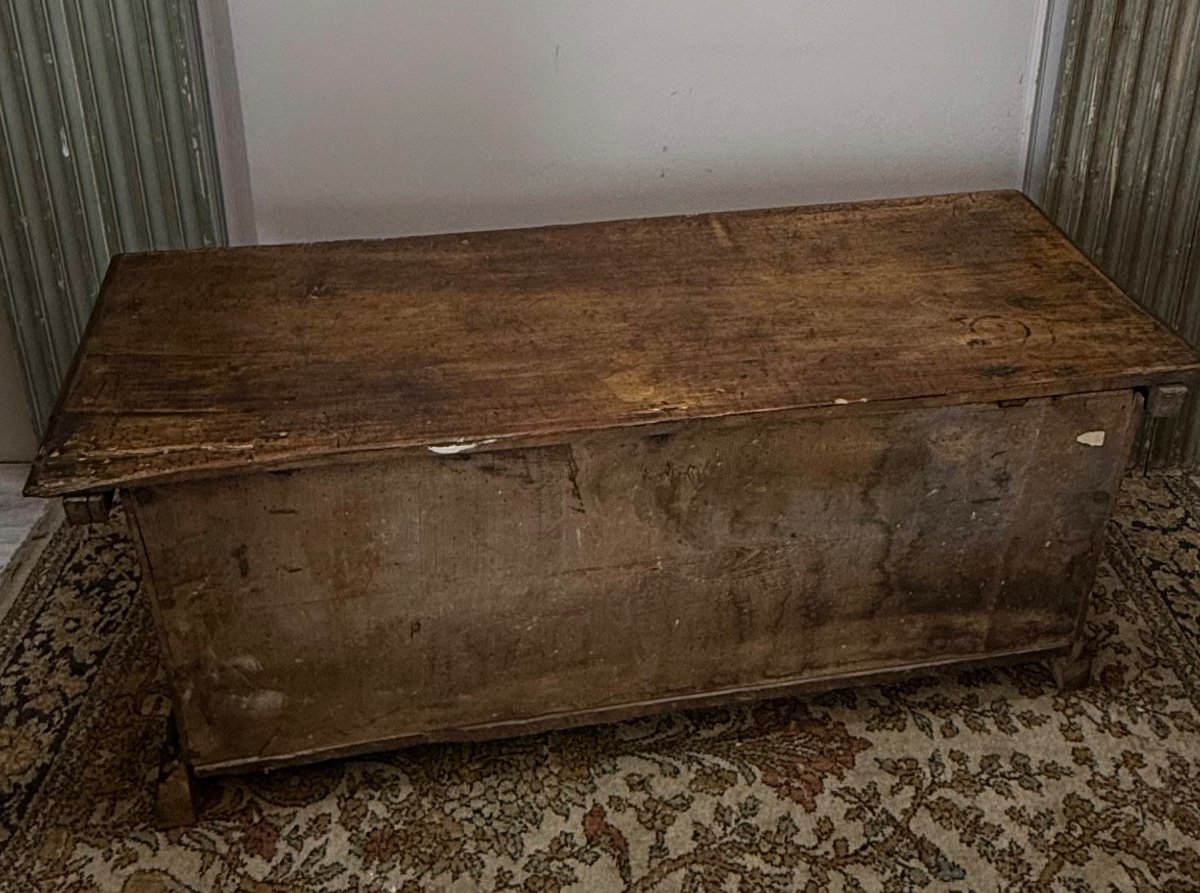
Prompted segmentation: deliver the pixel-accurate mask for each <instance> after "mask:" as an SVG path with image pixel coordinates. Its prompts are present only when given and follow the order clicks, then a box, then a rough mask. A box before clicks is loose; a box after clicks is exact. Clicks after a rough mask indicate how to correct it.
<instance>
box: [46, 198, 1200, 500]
mask: <svg viewBox="0 0 1200 893" xmlns="http://www.w3.org/2000/svg"><path fill="white" fill-rule="evenodd" d="M1197 369H1200V363H1198V361H1197V355H1196V354H1195V352H1194V351H1192V350H1191V349H1190V348H1189V347H1188V346H1187V345H1186V344H1185V343H1184V342H1183V341H1182V340H1180V339H1179V338H1178V337H1176V336H1175V335H1173V334H1171V333H1170V332H1169V331H1168V330H1167V329H1166V328H1165V327H1163V326H1162V325H1161V324H1160V323H1158V322H1157V321H1155V320H1154V319H1153V318H1151V317H1150V316H1149V315H1147V314H1146V313H1144V312H1143V311H1142V310H1140V309H1139V308H1138V307H1137V306H1136V305H1135V304H1134V303H1133V301H1131V300H1130V299H1129V298H1128V297H1127V296H1126V295H1125V294H1123V293H1122V292H1121V291H1120V289H1118V288H1117V287H1116V286H1115V285H1114V284H1113V283H1112V282H1111V281H1110V280H1108V279H1107V278H1106V277H1105V276H1104V275H1103V274H1102V273H1100V272H1099V271H1098V270H1097V269H1096V267H1095V266H1094V265H1093V264H1092V263H1091V262H1090V261H1088V260H1087V258H1085V257H1084V256H1083V255H1082V254H1081V253H1080V252H1079V251H1078V250H1077V249H1076V248H1075V247H1074V246H1073V245H1072V244H1071V243H1070V242H1069V241H1068V240H1067V239H1066V238H1065V237H1064V236H1063V235H1062V234H1061V233H1060V232H1059V231H1058V230H1057V229H1055V227H1054V226H1052V225H1051V224H1050V223H1049V222H1048V221H1047V220H1046V219H1045V217H1043V216H1042V214H1041V213H1040V212H1039V211H1038V210H1037V208H1036V207H1035V206H1034V205H1033V204H1032V203H1030V202H1029V201H1028V200H1027V199H1026V198H1024V197H1023V196H1021V195H1020V194H1019V193H1015V192H985V193H966V194H958V195H946V196H934V197H927V198H914V199H900V200H892V201H881V202H864V203H857V204H844V205H827V206H814V207H801V208H788V209H777V210H765V211H743V212H728V213H716V214H702V215H695V216H685V217H665V218H652V219H648V220H628V221H616V222H608V223H590V224H582V225H574V226H556V227H543V228H538V229H527V230H507V231H498V232H486V233H470V234H461V235H442V236H424V237H414V238H404V239H389V240H379V241H355V242H327V243H317V244H308V245H279V246H259V247H250V248H230V249H216V250H201V251H181V252H161V253H149V254H137V255H123V256H120V257H118V258H116V259H114V261H113V264H112V267H111V268H110V270H109V274H108V277H107V279H106V280H105V283H104V286H103V288H102V291H101V294H100V296H99V299H98V302H97V304H96V307H95V310H94V312H93V315H92V321H91V323H90V325H89V328H88V331H87V333H86V335H85V337H84V339H83V342H82V344H81V345H80V347H79V351H78V353H77V355H76V359H75V364H74V366H73V368H72V371H71V373H70V375H69V376H68V379H67V381H66V383H65V385H64V387H63V390H62V393H61V396H60V401H59V405H58V408H57V409H56V411H55V413H54V416H53V418H52V420H51V423H50V426H49V430H48V432H47V434H46V436H45V439H44V442H43V444H42V448H41V451H40V453H39V455H38V458H37V461H36V463H35V465H34V469H33V472H32V474H31V476H30V480H29V484H28V486H27V488H26V492H27V493H30V494H34V495H39V496H49V495H64V494H70V493H82V492H88V491H95V490H102V489H108V488H112V487H114V486H120V485H126V484H132V483H137V482H147V483H148V482H162V481H169V480H182V479H187V478H192V477H197V476H202V475H211V474H215V473H226V472H233V471H237V470H248V469H274V468H286V467H291V466H296V465H301V464H307V463H311V462H314V461H323V460H331V459H332V458H333V457H335V456H337V455H338V454H345V453H355V452H368V451H369V452H371V453H373V454H377V455H386V454H387V452H388V451H398V450H413V449H415V450H433V451H434V452H453V451H455V450H457V449H460V448H464V445H466V444H481V443H482V444H492V445H502V444H504V443H505V442H510V441H511V442H519V441H520V438H531V437H532V438H546V437H554V436H556V435H560V434H561V435H565V434H568V433H570V432H578V431H585V430H595V429H602V428H614V427H622V426H631V425H639V424H646V423H653V422H664V421H678V420H683V419H693V418H705V417H716V416H726V415H734V414H739V413H757V412H767V411H772V410H781V409H789V408H801V407H823V406H840V405H843V404H847V405H849V404H854V405H858V404H861V403H879V402H885V401H911V400H917V399H920V400H923V401H925V402H930V401H932V402H934V403H937V402H945V403H963V402H974V401H984V400H995V399H1003V398H1006V397H1007V398H1022V397H1036V396H1047V395H1053V394H1064V393H1077V392H1085V391H1096V390H1107V389H1112V388H1128V387H1136V386H1142V385H1150V384H1157V383H1165V382H1173V381H1178V380H1179V379H1180V377H1181V375H1184V374H1185V373H1188V372H1192V371H1195V370H1197ZM859 408H860V409H861V407H859Z"/></svg>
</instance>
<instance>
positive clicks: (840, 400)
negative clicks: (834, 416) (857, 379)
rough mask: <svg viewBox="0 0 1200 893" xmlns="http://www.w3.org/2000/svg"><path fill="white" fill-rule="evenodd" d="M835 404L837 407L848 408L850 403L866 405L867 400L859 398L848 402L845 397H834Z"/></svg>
mask: <svg viewBox="0 0 1200 893" xmlns="http://www.w3.org/2000/svg"><path fill="white" fill-rule="evenodd" d="M833 402H834V405H835V406H846V405H847V404H850V403H866V402H867V398H866V397H859V398H858V399H857V400H847V399H846V398H845V397H834V398H833Z"/></svg>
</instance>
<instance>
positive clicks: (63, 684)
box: [0, 476, 1200, 893]
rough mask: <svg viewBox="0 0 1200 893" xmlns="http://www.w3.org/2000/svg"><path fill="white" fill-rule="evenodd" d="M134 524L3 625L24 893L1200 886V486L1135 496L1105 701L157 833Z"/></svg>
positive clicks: (679, 716)
mask: <svg viewBox="0 0 1200 893" xmlns="http://www.w3.org/2000/svg"><path fill="white" fill-rule="evenodd" d="M138 581H139V574H138V569H137V565H136V562H135V558H134V554H133V550H132V548H131V547H130V544H129V542H128V540H127V539H126V537H125V535H124V533H123V530H122V529H121V527H120V526H119V525H118V524H114V525H112V526H108V527H103V528H92V529H90V530H89V529H80V528H70V529H64V530H62V531H60V532H59V533H58V534H57V535H56V537H55V539H54V540H53V542H52V543H51V544H50V546H49V547H48V548H47V550H46V552H45V554H44V555H43V556H42V559H41V561H40V564H39V566H38V567H37V569H36V570H35V572H34V574H33V576H32V577H31V578H30V580H29V581H28V582H27V584H26V586H25V588H24V590H23V591H22V592H21V593H20V595H19V596H18V597H17V600H16V602H15V603H14V605H13V607H12V608H11V609H10V611H9V613H8V615H7V616H6V617H5V618H4V620H3V622H2V623H0V890H2V891H18V890H19V891H42V890H47V891H48V890H71V891H77V890H106V891H107V890H112V891H116V890H122V891H160V890H163V891H165V890H171V891H175V890H180V891H184V890H186V891H232V890H237V891H246V893H275V891H292V890H305V891H309V890H330V891H337V890H401V891H409V890H414V891H415V890H522V891H547V893H550V891H565V890H590V891H608V890H635V891H651V890H671V891H674V890H680V891H709V890H730V891H792V890H804V891H810V890H811V891H817V890H835V891H841V890H850V891H854V890H888V891H906V890H917V891H949V890H964V891H966V890H989V891H990V890H1021V891H1026V890H1065V891H1085V890H1106V891H1107V890H1122V891H1124V890H1137V891H1141V890H1168V891H1172V890H1174V891H1193V890H1197V889H1200V673H1198V672H1197V671H1198V669H1200V591H1198V590H1200V487H1198V485H1197V483H1196V482H1195V481H1193V480H1190V479H1188V478H1185V477H1180V476H1151V477H1131V478H1129V479H1128V480H1127V481H1126V483H1125V487H1124V490H1123V495H1122V498H1121V504H1120V507H1119V511H1118V514H1117V517H1116V518H1115V520H1114V521H1113V522H1112V524H1111V525H1110V528H1109V544H1108V548H1107V551H1106V557H1105V560H1104V563H1103V565H1102V567H1101V569H1100V574H1099V578H1098V580H1097V584H1096V589H1095V592H1094V597H1093V598H1094V601H1093V610H1092V614H1091V617H1090V634H1091V638H1092V640H1093V642H1094V645H1095V648H1096V650H1097V652H1098V657H1097V660H1096V663H1095V666H1094V677H1093V682H1092V684H1091V685H1090V686H1089V687H1087V688H1086V689H1084V690H1083V691H1080V692H1076V693H1073V694H1069V695H1059V694H1057V693H1056V692H1055V689H1054V686H1053V684H1052V682H1051V679H1050V675H1049V672H1048V671H1047V669H1046V668H1045V667H1043V666H1041V665H1038V664H1029V665H1023V666H1017V667H1013V668H1007V669H1000V670H987V671H983V670H976V671H969V672H960V673H957V674H956V673H943V674H942V675H941V676H934V677H931V678H927V679H921V680H916V681H910V682H905V683H903V684H897V685H889V686H874V687H864V688H858V689H849V690H842V691H835V692H830V693H826V694H821V695H814V696H811V697H807V698H801V699H787V700H776V701H768V702H764V703H760V704H757V705H750V706H739V707H732V708H728V709H713V710H703V711H694V712H687V713H676V714H671V715H667V716H660V717H655V718H650V719H644V720H638V721H634V722H628V723H623V724H618V725H610V726H604V727H597V728H591V729H582V730H576V731H570V732H560V733H553V734H546V735H539V736H534V737H527V738H522V739H515V740H510V741H502V742H497V743H491V744H474V745H450V746H426V747H421V748H415V749H410V750H405V751H398V752H395V753H390V754H383V755H378V756H375V757H370V758H359V759H354V760H344V761H340V762H333V763H329V764H327V765H322V766H314V767H307V768H302V769H295V770H287V771H280V772H277V773H273V774H270V775H260V776H241V777H235V778H231V779H225V780H220V781H210V782H207V783H206V785H207V786H206V788H205V790H204V794H203V797H204V805H203V812H202V816H201V819H200V821H199V822H198V823H197V824H196V825H194V826H192V827H188V828H181V829H175V830H171V831H165V832H160V831H156V830H155V829H154V827H153V826H152V824H151V822H150V814H151V804H152V796H153V789H154V782H155V778H156V772H157V766H158V761H159V757H160V754H161V753H162V750H163V747H164V741H165V740H166V734H167V719H166V717H167V712H168V708H169V705H168V699H167V692H166V688H165V681H164V678H163V675H162V672H161V670H160V669H159V666H158V657H157V644H156V640H155V636H154V632H153V628H152V625H151V621H150V617H149V613H148V609H147V606H146V604H145V602H144V600H143V599H142V598H140V597H139V594H138Z"/></svg>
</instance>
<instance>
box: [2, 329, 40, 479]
mask: <svg viewBox="0 0 1200 893" xmlns="http://www.w3.org/2000/svg"><path fill="white" fill-rule="evenodd" d="M36 450H37V444H36V443H34V437H33V422H32V421H31V420H30V417H29V405H28V404H27V403H26V402H25V387H24V385H23V384H22V383H21V371H20V367H19V366H18V365H17V351H16V348H15V347H13V343H12V336H11V334H10V332H9V330H8V323H7V322H6V321H5V320H4V319H3V317H2V315H0V462H28V461H30V460H32V459H33V454H34V452H35V451H36Z"/></svg>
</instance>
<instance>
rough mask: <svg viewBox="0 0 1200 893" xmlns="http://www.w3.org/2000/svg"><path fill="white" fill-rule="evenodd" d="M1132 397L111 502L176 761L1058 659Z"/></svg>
mask: <svg viewBox="0 0 1200 893" xmlns="http://www.w3.org/2000/svg"><path fill="white" fill-rule="evenodd" d="M1134 409H1135V398H1134V395H1133V393H1132V392H1125V391H1122V392H1109V393H1101V394H1092V395H1081V396H1074V397H1065V398H1060V399H1042V400H1030V401H1028V402H1026V403H1024V404H1022V405H1020V406H1010V407H1004V408H1001V407H999V406H996V405H994V404H988V405H973V406H960V407H944V408H936V409H916V410H910V411H898V412H890V413H881V414H877V415H859V416H856V417H853V418H851V417H838V416H834V417H826V418H812V419H795V418H792V419H788V418H775V417H772V416H759V417H754V416H748V417H746V418H745V420H744V423H739V424H734V425H730V424H724V425H719V426H718V425H705V424H702V423H697V424H693V425H685V426H681V427H679V428H677V429H675V430H672V431H667V432H657V433H652V432H651V431H650V430H648V429H647V430H643V431H627V432H624V433H612V434H605V435H599V434H597V435H592V436H585V437H579V438H577V439H575V440H574V441H573V442H571V443H569V444H560V445H552V446H542V447H533V448H527V449H520V450H500V451H494V452H474V453H471V452H464V453H460V454H457V455H436V454H432V453H429V454H426V455H419V456H410V457H404V458H400V459H396V460H392V461H388V462H381V463H376V464H361V465H355V466H346V467H337V466H331V467H327V468H312V469H306V470H303V471H296V472H279V473H266V474H256V475H245V476H239V477H232V478H224V479H217V480H213V481H207V482H193V483H186V484H177V485H166V486H161V487H156V488H142V489H135V490H133V491H130V494H129V495H130V497H131V502H132V504H133V509H134V513H135V515H136V518H137V521H138V526H139V528H140V532H141V536H142V540H143V545H144V552H145V556H146V560H147V561H148V563H149V570H150V574H151V576H152V578H153V584H154V588H155V591H156V598H157V601H158V607H159V616H160V618H161V623H162V626H163V632H164V638H165V641H166V645H167V650H168V657H167V663H168V665H169V669H170V673H171V675H172V679H173V684H174V686H175V689H176V691H177V693H178V698H179V701H180V705H181V709H182V722H183V726H184V730H185V733H186V736H187V739H188V745H189V748H190V750H191V756H192V760H193V761H194V763H195V765H196V766H197V767H198V768H200V769H203V768H205V767H223V766H229V765H236V764H251V763H254V762H255V761H258V760H262V759H276V758H286V757H295V756H304V755H311V754H319V753H321V752H324V751H332V750H339V749H350V748H354V747H361V746H366V745H369V744H370V743H371V742H384V741H388V740H394V739H403V738H405V737H420V736H428V737H434V738H436V737H441V736H444V735H446V734H447V733H448V732H450V731H453V730H456V729H458V730H461V729H464V728H470V727H474V726H481V725H488V724H494V723H507V722H519V721H524V720H529V719H533V718H538V717H545V716H547V715H555V714H562V715H569V714H571V713H573V712H579V711H585V710H595V709H598V708H604V707H611V706H614V705H621V704H637V703H640V702H648V701H653V700H656V699H663V698H672V697H680V696H687V695H690V694H695V693H700V692H717V691H724V690H737V689H745V688H748V687H750V688H752V687H756V686H764V685H772V684H776V683H780V682H784V681H787V680H805V679H818V678H824V677H834V676H839V675H846V674H857V673H864V672H871V671H875V670H881V669H888V668H903V667H908V666H916V665H921V664H927V663H933V662H942V661H947V660H956V659H971V658H978V657H982V656H987V655H999V654H1006V653H1012V652H1019V651H1024V650H1030V651H1033V650H1038V649H1047V648H1053V647H1058V646H1061V645H1063V644H1065V643H1066V642H1067V641H1068V640H1069V639H1070V637H1071V634H1072V632H1073V629H1074V626H1075V622H1076V619H1077V617H1078V614H1079V609H1080V605H1081V602H1082V599H1083V597H1084V596H1085V595H1086V592H1087V589H1088V588H1089V587H1090V585H1091V581H1092V575H1093V573H1094V568H1095V563H1096V560H1097V558H1098V554H1099V550H1100V548H1101V544H1102V536H1103V527H1104V523H1105V521H1106V519H1107V516H1108V511H1109V506H1110V502H1111V499H1112V497H1113V494H1114V491H1115V488H1116V487H1117V486H1118V483H1119V479H1120V474H1121V471H1122V469H1123V466H1124V463H1125V460H1126V457H1127V455H1128V449H1129V444H1130V440H1131V437H1132V425H1133V421H1132V420H1133V416H1134Z"/></svg>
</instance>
